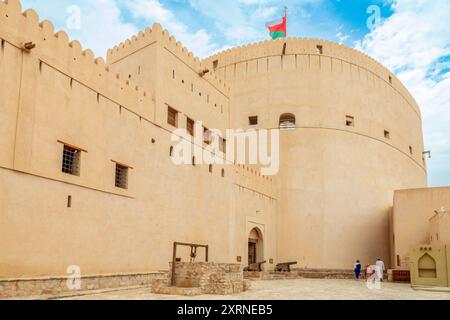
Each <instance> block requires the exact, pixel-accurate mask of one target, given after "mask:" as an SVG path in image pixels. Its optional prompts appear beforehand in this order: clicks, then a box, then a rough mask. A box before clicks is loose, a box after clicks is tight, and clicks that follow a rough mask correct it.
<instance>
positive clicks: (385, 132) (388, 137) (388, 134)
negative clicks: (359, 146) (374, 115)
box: [384, 130, 391, 139]
mask: <svg viewBox="0 0 450 320" xmlns="http://www.w3.org/2000/svg"><path fill="white" fill-rule="evenodd" d="M384 137H385V138H386V139H390V138H391V133H390V132H389V131H387V130H384Z"/></svg>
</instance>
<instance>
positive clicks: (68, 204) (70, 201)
mask: <svg viewBox="0 0 450 320" xmlns="http://www.w3.org/2000/svg"><path fill="white" fill-rule="evenodd" d="M67 208H72V196H68V197H67Z"/></svg>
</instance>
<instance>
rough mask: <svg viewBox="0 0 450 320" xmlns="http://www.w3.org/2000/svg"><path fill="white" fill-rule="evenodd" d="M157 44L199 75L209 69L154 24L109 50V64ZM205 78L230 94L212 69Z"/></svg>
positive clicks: (165, 31)
mask: <svg viewBox="0 0 450 320" xmlns="http://www.w3.org/2000/svg"><path fill="white" fill-rule="evenodd" d="M156 42H159V43H160V44H161V45H162V46H163V47H164V48H165V49H166V50H168V51H170V52H171V53H172V54H174V55H175V56H177V57H178V58H179V59H180V60H182V61H183V62H184V63H186V64H187V65H189V67H190V68H192V69H193V70H195V71H196V72H197V73H200V72H202V71H203V70H205V68H206V67H207V65H205V64H204V63H203V62H202V61H201V60H200V59H199V58H198V57H196V56H195V55H194V54H193V53H192V52H191V51H189V49H188V48H187V47H185V46H184V45H183V44H182V43H181V42H180V41H177V39H176V38H175V37H174V36H172V35H171V34H170V33H169V31H167V30H166V29H163V27H162V26H161V25H160V24H158V23H155V24H153V26H152V27H151V28H147V29H145V30H144V31H141V32H139V33H138V34H137V35H133V36H132V37H131V38H129V39H127V40H125V41H123V42H121V43H120V44H118V45H116V46H114V47H113V48H112V49H109V50H108V53H107V57H108V58H107V63H108V64H112V63H114V62H117V61H119V60H122V59H124V58H126V57H128V56H130V55H132V54H133V53H135V52H137V51H139V50H142V49H144V48H146V47H147V46H150V45H152V44H154V43H156ZM203 77H204V78H205V79H206V80H208V81H210V82H211V83H213V84H214V85H215V86H216V87H217V88H218V89H220V90H222V91H225V92H228V91H229V90H230V88H229V86H227V84H226V83H225V82H224V81H223V80H222V79H220V78H219V77H218V76H217V75H216V74H215V73H214V72H213V70H211V69H210V70H209V72H208V73H206V74H205V75H204V76H203Z"/></svg>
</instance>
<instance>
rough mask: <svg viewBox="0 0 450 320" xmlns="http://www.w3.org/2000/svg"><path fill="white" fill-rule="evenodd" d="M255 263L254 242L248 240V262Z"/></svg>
mask: <svg viewBox="0 0 450 320" xmlns="http://www.w3.org/2000/svg"><path fill="white" fill-rule="evenodd" d="M254 263H257V261H256V243H254V242H249V243H248V264H249V265H251V264H254Z"/></svg>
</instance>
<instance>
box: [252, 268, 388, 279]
mask: <svg viewBox="0 0 450 320" xmlns="http://www.w3.org/2000/svg"><path fill="white" fill-rule="evenodd" d="M244 278H245V279H248V280H254V281H256V280H285V279H355V273H354V272H353V271H352V270H335V269H293V270H292V271H291V272H275V271H265V272H244ZM385 278H387V273H385ZM361 279H365V272H364V270H363V271H362V272H361Z"/></svg>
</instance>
